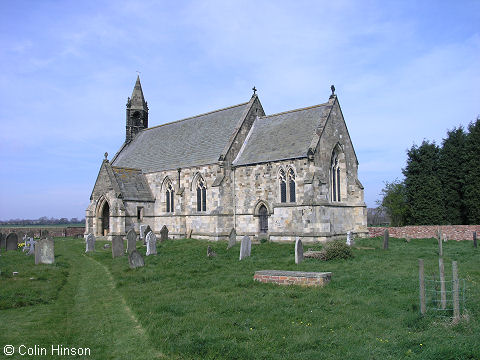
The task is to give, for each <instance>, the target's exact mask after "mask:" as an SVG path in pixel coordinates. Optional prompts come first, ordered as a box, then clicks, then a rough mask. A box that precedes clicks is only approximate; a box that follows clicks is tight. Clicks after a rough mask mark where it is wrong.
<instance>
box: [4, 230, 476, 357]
mask: <svg viewBox="0 0 480 360" xmlns="http://www.w3.org/2000/svg"><path fill="white" fill-rule="evenodd" d="M102 245H103V242H97V244H96V249H97V251H96V252H95V253H93V254H87V255H86V254H84V253H83V252H84V250H85V245H84V242H83V241H82V240H74V239H67V240H63V239H62V240H56V243H55V251H56V259H55V260H56V265H55V268H49V269H50V270H49V271H50V272H49V273H48V274H49V276H48V281H50V280H52V281H53V282H54V285H52V286H50V285H47V284H48V281H43V282H41V281H39V283H40V284H43V285H44V286H45V288H44V290H45V291H44V292H42V291H39V290H35V288H31V289H32V290H31V291H32V293H35V291H36V293H35V294H36V295H35V296H33V295H32V296H31V298H32V299H36V298H38V297H39V294H40V298H43V299H44V300H42V302H40V303H35V302H34V301H33V300H32V301H30V302H25V303H21V304H20V303H18V302H17V303H16V302H15V301H13V300H12V299H13V298H14V297H15V296H14V294H15V291H16V293H17V294H18V293H20V292H24V293H29V292H30V287H28V286H30V282H26V284H27V285H28V286H26V285H25V284H23V285H22V286H23V288H21V290H19V289H17V288H16V287H15V285H11V284H9V285H8V286H10V287H9V289H10V290H8V292H9V293H10V295H9V300H8V301H6V303H7V304H8V303H10V304H16V305H15V306H11V308H10V309H5V308H3V309H2V310H0V319H1V320H2V321H0V345H2V344H8V343H11V342H12V341H13V340H15V341H16V343H18V341H19V339H20V338H22V337H24V335H25V334H28V339H29V340H28V341H29V342H30V343H31V344H45V345H48V344H51V343H52V342H54V341H55V343H57V342H59V341H60V343H63V344H64V345H69V346H74V345H76V346H90V347H91V349H92V355H93V356H92V358H96V359H108V358H115V359H122V358H125V359H128V358H129V355H128V354H130V355H131V354H133V353H135V354H136V355H135V357H134V358H137V359H152V358H158V357H165V358H180V359H347V358H348V359H403V358H405V359H480V336H479V334H480V320H479V317H480V301H479V300H478V299H479V298H480V267H479V265H478V264H479V259H480V249H473V246H472V243H471V242H468V241H464V242H455V241H449V242H448V243H444V245H443V251H444V262H445V272H446V277H447V278H451V261H452V260H456V261H457V262H458V267H459V276H460V278H464V279H466V285H467V297H466V308H467V310H466V312H465V315H464V316H463V317H462V319H461V321H460V322H459V323H452V321H451V319H450V318H449V317H442V316H437V315H436V314H433V313H432V312H428V313H427V315H426V316H423V317H422V316H420V314H419V305H418V304H419V296H418V258H423V259H424V261H425V275H426V277H429V276H431V275H432V274H433V272H435V273H437V274H438V250H437V242H436V240H434V239H425V240H412V241H411V242H410V243H406V242H405V241H404V240H402V239H390V244H389V247H390V249H389V250H383V249H382V245H383V244H382V239H379V238H377V239H363V240H357V243H356V246H358V247H359V248H358V249H357V248H354V249H353V252H354V258H353V259H350V260H336V261H329V262H321V261H318V260H313V259H306V260H305V261H304V262H303V263H301V264H300V265H296V264H295V263H294V244H274V243H264V244H254V245H253V246H252V256H251V257H249V258H246V259H244V260H242V261H238V255H239V247H240V246H239V244H237V245H236V246H235V247H233V248H231V249H229V250H226V247H227V243H226V242H218V243H211V242H206V241H200V240H175V241H167V242H164V243H161V244H157V249H158V255H157V256H149V257H146V258H145V263H146V266H145V267H144V268H138V269H133V270H132V269H130V268H129V267H128V262H127V259H126V257H123V258H117V259H112V258H111V250H110V249H108V250H103V249H102ZM208 245H210V246H212V248H213V250H214V251H215V252H216V253H217V257H215V258H207V256H206V249H207V246H208ZM309 247H312V248H314V249H320V248H321V246H320V245H315V246H309V245H306V246H305V250H306V249H308V248H309ZM137 248H138V250H139V251H140V252H141V253H142V254H145V248H144V247H142V246H141V245H140V243H138V245H137ZM11 253H13V252H8V253H7V254H3V253H2V257H1V258H0V264H2V265H1V269H2V277H1V278H0V281H1V290H0V291H1V293H0V298H1V300H2V303H3V297H4V291H3V289H4V286H5V285H6V284H7V283H14V282H15V281H18V280H16V279H14V278H12V277H9V276H7V275H5V276H4V273H3V269H4V265H3V264H4V261H6V259H7V258H10V257H12V258H13V257H16V258H17V259H16V260H15V262H16V264H17V265H18V267H22V266H24V265H25V264H27V265H28V264H29V263H30V262H32V259H31V258H30V259H29V260H30V262H28V261H25V259H28V258H27V257H25V256H23V254H14V255H15V256H13V255H11ZM9 260H10V259H8V261H9ZM62 262H64V265H61V266H60V264H61V263H62ZM25 266H26V265H25ZM41 267H47V266H46V265H42V266H39V267H38V266H37V267H33V266H32V271H33V273H37V272H40V271H41V270H42V269H41ZM7 269H8V270H12V267H11V266H10V267H8V266H7ZM24 269H28V266H27V267H26V268H24ZM267 269H282V270H300V271H332V272H333V276H332V281H331V282H330V283H329V284H328V285H326V286H325V287H322V288H306V287H298V286H279V285H275V284H263V283H256V282H254V281H253V274H254V272H255V271H256V270H267ZM28 271H30V270H28ZM26 276H30V274H28V275H26ZM55 279H56V280H55ZM94 284H97V286H96V287H94ZM22 289H23V290H22ZM89 292H90V293H89ZM18 306H23V307H20V308H19V307H18ZM7 307H8V306H7ZM95 319H101V321H98V320H97V321H95ZM17 336H18V338H17ZM112 339H113V340H112ZM9 341H10V342H9ZM112 341H113V342H114V343H115V346H114V348H113V349H112V344H111V342H112ZM24 342H25V341H24ZM115 349H116V353H115V355H116V356H112V355H111V352H112V351H113V350H115ZM0 351H1V349H0Z"/></svg>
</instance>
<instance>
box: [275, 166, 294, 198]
mask: <svg viewBox="0 0 480 360" xmlns="http://www.w3.org/2000/svg"><path fill="white" fill-rule="evenodd" d="M278 181H279V186H280V202H282V203H286V202H287V199H288V201H289V202H295V201H296V196H297V195H296V184H295V172H294V171H293V169H292V168H289V169H288V170H287V172H286V173H285V170H283V169H280V171H279V172H278Z"/></svg>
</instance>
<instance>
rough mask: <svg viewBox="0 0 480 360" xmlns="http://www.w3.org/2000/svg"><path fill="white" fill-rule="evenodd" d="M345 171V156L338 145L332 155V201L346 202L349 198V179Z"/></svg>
mask: <svg viewBox="0 0 480 360" xmlns="http://www.w3.org/2000/svg"><path fill="white" fill-rule="evenodd" d="M346 176H347V175H346V169H345V155H344V153H343V151H342V149H341V147H340V145H337V146H336V147H335V149H334V151H333V154H332V160H331V165H330V191H331V194H330V199H331V201H345V198H346V196H347V193H346V187H347V182H346V180H347V178H346Z"/></svg>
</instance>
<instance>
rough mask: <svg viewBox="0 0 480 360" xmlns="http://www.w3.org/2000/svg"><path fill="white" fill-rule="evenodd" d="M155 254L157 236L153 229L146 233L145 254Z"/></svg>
mask: <svg viewBox="0 0 480 360" xmlns="http://www.w3.org/2000/svg"><path fill="white" fill-rule="evenodd" d="M149 255H157V237H156V236H155V233H154V232H153V231H150V232H149V233H148V234H147V256H149Z"/></svg>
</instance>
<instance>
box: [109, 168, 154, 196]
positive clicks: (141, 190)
mask: <svg viewBox="0 0 480 360" xmlns="http://www.w3.org/2000/svg"><path fill="white" fill-rule="evenodd" d="M112 171H113V175H114V176H115V180H116V181H117V184H118V187H119V188H120V192H121V193H122V197H123V199H124V200H131V201H154V198H153V196H152V193H151V192H150V188H149V186H148V184H147V179H146V178H145V175H144V174H143V173H142V172H141V171H140V170H137V169H128V168H121V167H116V166H112Z"/></svg>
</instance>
